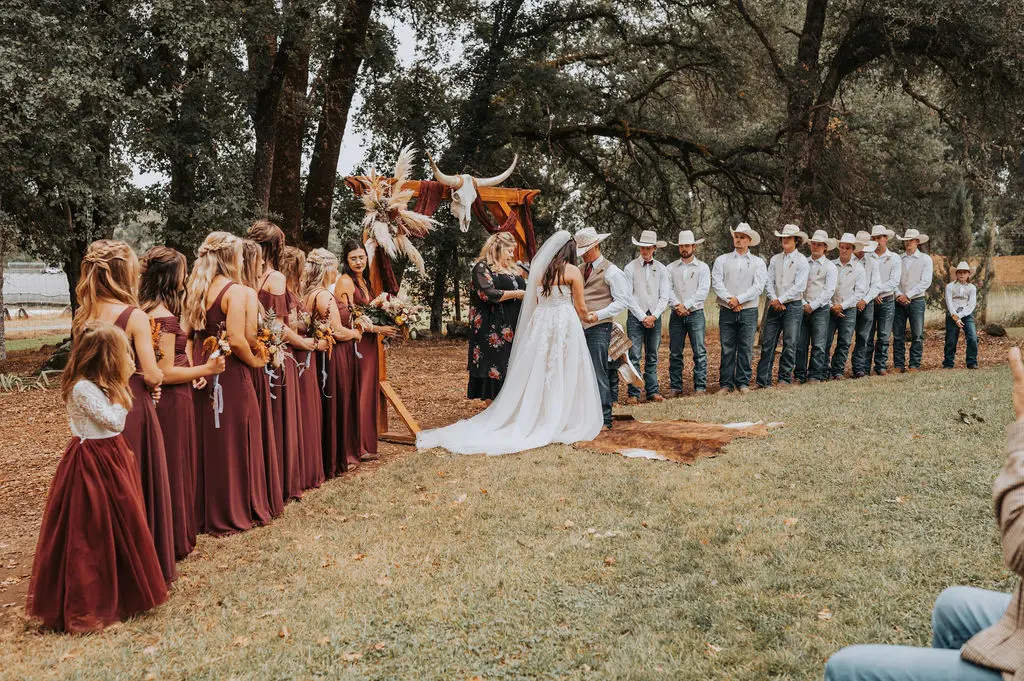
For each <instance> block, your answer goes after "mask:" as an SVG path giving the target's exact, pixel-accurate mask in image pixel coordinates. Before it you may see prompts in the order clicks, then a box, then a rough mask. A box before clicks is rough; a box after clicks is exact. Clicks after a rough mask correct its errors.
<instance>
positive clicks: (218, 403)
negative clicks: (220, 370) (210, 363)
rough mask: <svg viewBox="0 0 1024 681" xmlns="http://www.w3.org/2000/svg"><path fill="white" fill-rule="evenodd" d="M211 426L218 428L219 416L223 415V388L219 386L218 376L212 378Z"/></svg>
mask: <svg viewBox="0 0 1024 681" xmlns="http://www.w3.org/2000/svg"><path fill="white" fill-rule="evenodd" d="M211 401H212V402H213V425H214V427H215V428H220V415H221V414H223V413H224V386H222V385H221V384H220V375H216V376H214V377H213V396H212V399H211Z"/></svg>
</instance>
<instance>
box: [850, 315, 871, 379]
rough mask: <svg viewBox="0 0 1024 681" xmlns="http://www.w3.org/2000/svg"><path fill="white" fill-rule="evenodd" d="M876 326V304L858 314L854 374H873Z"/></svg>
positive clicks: (854, 348)
mask: <svg viewBox="0 0 1024 681" xmlns="http://www.w3.org/2000/svg"><path fill="white" fill-rule="evenodd" d="M874 325H875V304H874V303H873V302H872V303H868V304H867V305H865V306H864V309H863V310H861V311H859V312H858V313H857V334H856V340H855V341H854V342H853V374H854V376H856V375H858V374H865V375H866V374H870V373H871V353H872V351H873V350H874V345H872V340H871V332H872V330H873V328H874Z"/></svg>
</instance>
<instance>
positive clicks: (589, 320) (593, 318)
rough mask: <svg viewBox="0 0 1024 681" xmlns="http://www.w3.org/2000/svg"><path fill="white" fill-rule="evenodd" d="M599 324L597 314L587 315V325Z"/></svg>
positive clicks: (590, 313) (589, 313)
mask: <svg viewBox="0 0 1024 681" xmlns="http://www.w3.org/2000/svg"><path fill="white" fill-rule="evenodd" d="M597 322H598V319H597V313H596V312H588V313H587V321H586V323H587V324H597Z"/></svg>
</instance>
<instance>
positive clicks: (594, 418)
mask: <svg viewBox="0 0 1024 681" xmlns="http://www.w3.org/2000/svg"><path fill="white" fill-rule="evenodd" d="M575 263H576V243H575V242H574V241H573V240H572V236H571V235H570V234H569V232H566V231H561V232H557V233H555V234H554V235H552V236H551V238H550V239H548V240H547V241H546V242H545V243H544V245H543V247H541V249H540V250H539V251H538V252H537V255H536V256H535V257H534V259H533V263H532V264H531V269H530V279H529V282H528V283H527V286H526V297H525V298H524V299H523V307H522V311H521V312H520V313H519V323H518V326H517V329H516V337H515V340H514V341H513V343H512V354H511V356H510V358H509V363H508V371H507V373H506V374H505V383H504V385H503V386H502V388H501V392H499V393H498V396H497V397H496V398H495V399H494V402H492V403H491V406H489V407H488V408H487V409H485V410H484V411H482V412H480V413H479V414H477V415H476V416H474V417H473V418H470V419H466V420H463V421H459V422H458V423H453V424H452V425H450V426H447V427H445V428H438V429H436V430H425V431H423V432H421V433H419V434H418V435H417V436H416V446H417V447H418V448H419V449H430V448H432V447H443V448H444V449H447V450H449V451H451V452H455V453H457V454H487V455H489V456H497V455H499V454H510V453H512V452H521V451H525V450H527V449H533V448H535V447H543V446H544V445H547V444H551V443H552V442H563V443H567V444H568V443H573V442H580V441H584V440H593V439H594V438H596V437H597V436H598V434H599V433H600V432H601V426H602V425H603V417H602V414H601V398H600V395H599V393H598V388H597V376H596V375H595V374H594V365H593V362H592V361H591V359H590V353H589V351H588V350H587V341H586V339H585V338H584V336H583V325H582V324H581V320H584V321H587V320H589V319H590V316H591V314H592V313H590V312H588V311H587V307H586V304H585V303H584V302H583V274H582V273H581V272H580V270H579V268H578V267H576V265H575Z"/></svg>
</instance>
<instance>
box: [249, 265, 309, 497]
mask: <svg viewBox="0 0 1024 681" xmlns="http://www.w3.org/2000/svg"><path fill="white" fill-rule="evenodd" d="M269 276H270V274H269V273H268V274H267V277H269ZM267 277H264V278H263V282H264V283H266V280H267ZM258 295H259V300H260V303H261V304H262V305H263V307H264V309H266V310H273V311H274V313H275V314H276V315H277V319H278V321H280V322H281V323H283V324H287V323H288V319H289V313H290V312H291V310H290V308H289V305H288V294H287V293H281V294H273V293H270V292H269V291H265V290H263V288H262V285H261V287H260V291H259V294H258ZM288 348H289V350H291V349H292V348H291V346H288ZM273 372H274V373H275V374H276V375H277V377H276V378H274V380H273V383H274V385H272V386H270V385H269V384H268V387H269V388H270V393H271V394H272V395H273V396H274V397H273V399H272V400H271V404H270V407H271V415H272V418H273V421H274V445H275V447H276V449H277V456H278V459H279V460H280V464H281V487H282V490H283V492H282V496H281V499H282V502H283V501H284V500H286V499H298V498H299V497H301V496H302V490H303V487H302V471H301V463H300V460H299V459H300V453H299V429H300V428H301V425H302V424H301V423H300V422H299V389H298V388H299V370H298V367H297V366H296V365H295V361H294V360H293V359H292V358H288V357H286V358H285V360H284V363H283V364H282V365H281V366H280V367H278V368H277V369H273ZM268 379H269V377H268Z"/></svg>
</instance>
